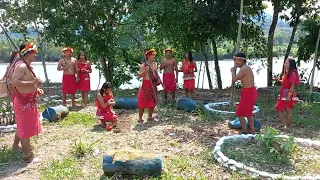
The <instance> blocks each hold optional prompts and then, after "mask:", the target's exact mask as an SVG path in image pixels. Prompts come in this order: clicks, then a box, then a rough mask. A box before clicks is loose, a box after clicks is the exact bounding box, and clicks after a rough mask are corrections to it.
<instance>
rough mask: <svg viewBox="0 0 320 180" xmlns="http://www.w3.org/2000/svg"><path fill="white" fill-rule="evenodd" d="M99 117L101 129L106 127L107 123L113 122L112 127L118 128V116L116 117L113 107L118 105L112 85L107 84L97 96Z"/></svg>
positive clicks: (97, 113)
mask: <svg viewBox="0 0 320 180" xmlns="http://www.w3.org/2000/svg"><path fill="white" fill-rule="evenodd" d="M96 104H97V112H96V115H97V117H99V118H100V123H101V127H103V128H105V127H106V122H112V126H113V127H116V126H117V118H118V117H117V116H116V115H115V113H114V111H113V109H112V106H114V105H115V104H116V102H115V100H114V99H113V95H112V91H111V83H110V82H105V83H104V84H103V85H102V88H101V89H100V92H99V93H98V94H97V100H96Z"/></svg>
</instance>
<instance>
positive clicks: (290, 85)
mask: <svg viewBox="0 0 320 180" xmlns="http://www.w3.org/2000/svg"><path fill="white" fill-rule="evenodd" d="M276 80H277V81H280V82H282V85H281V89H280V94H279V98H278V101H277V104H276V111H277V112H278V114H279V119H280V124H279V125H277V126H276V128H281V127H286V128H290V127H291V125H292V110H293V107H294V105H295V104H296V103H297V101H298V97H297V93H296V91H295V87H296V86H297V85H299V84H300V78H299V74H298V71H297V65H296V61H295V60H294V59H290V58H289V59H287V60H286V61H285V63H284V75H283V76H282V80H279V79H276ZM284 112H286V114H287V118H285V117H284Z"/></svg>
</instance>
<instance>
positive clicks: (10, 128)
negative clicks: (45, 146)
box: [0, 115, 45, 133]
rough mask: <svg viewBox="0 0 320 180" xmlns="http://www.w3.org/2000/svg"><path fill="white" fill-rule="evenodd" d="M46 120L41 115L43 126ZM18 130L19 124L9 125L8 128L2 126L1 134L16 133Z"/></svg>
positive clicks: (0, 128) (0, 127)
mask: <svg viewBox="0 0 320 180" xmlns="http://www.w3.org/2000/svg"><path fill="white" fill-rule="evenodd" d="M44 121H45V119H44V118H43V117H42V115H40V123H41V124H42V123H43V122H44ZM16 130H17V124H13V125H7V126H0V133H10V132H15V131H16Z"/></svg>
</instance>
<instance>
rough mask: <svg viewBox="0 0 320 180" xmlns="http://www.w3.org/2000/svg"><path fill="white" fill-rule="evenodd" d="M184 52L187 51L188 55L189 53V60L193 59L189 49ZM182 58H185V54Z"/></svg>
mask: <svg viewBox="0 0 320 180" xmlns="http://www.w3.org/2000/svg"><path fill="white" fill-rule="evenodd" d="M186 53H188V55H189V61H190V62H192V61H193V57H192V53H191V51H187V52H186ZM184 58H185V59H186V56H184Z"/></svg>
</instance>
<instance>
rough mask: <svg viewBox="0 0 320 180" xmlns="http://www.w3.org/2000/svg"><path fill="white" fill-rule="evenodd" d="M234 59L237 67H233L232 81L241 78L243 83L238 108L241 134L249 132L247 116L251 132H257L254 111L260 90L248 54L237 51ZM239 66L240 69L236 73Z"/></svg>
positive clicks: (237, 113)
mask: <svg viewBox="0 0 320 180" xmlns="http://www.w3.org/2000/svg"><path fill="white" fill-rule="evenodd" d="M233 59H234V62H235V65H236V67H232V68H231V75H232V82H233V83H235V82H236V81H238V80H240V81H241V84H242V90H241V98H240V102H239V104H238V107H237V110H236V115H237V117H238V118H239V120H240V124H241V128H242V129H241V134H248V133H249V131H248V128H247V124H246V120H245V117H246V118H247V119H248V124H249V130H250V133H251V134H255V128H254V121H253V118H252V111H253V107H254V104H255V103H256V101H257V98H258V92H257V88H256V87H255V86H254V75H253V72H252V69H251V68H250V67H249V66H248V65H247V64H246V56H245V54H244V53H237V54H236V55H235V56H234V57H233ZM238 67H239V68H240V71H239V72H238V74H236V71H237V68H238Z"/></svg>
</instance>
